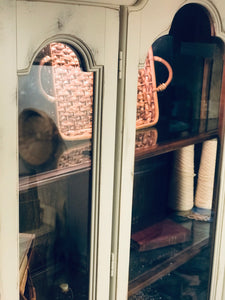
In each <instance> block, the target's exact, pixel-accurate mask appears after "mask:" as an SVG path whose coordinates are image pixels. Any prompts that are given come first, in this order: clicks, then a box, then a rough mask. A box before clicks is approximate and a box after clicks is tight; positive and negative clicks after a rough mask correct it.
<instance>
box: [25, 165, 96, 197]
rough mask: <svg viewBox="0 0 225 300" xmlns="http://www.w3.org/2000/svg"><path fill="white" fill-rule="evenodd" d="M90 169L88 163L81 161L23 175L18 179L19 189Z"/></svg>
mask: <svg viewBox="0 0 225 300" xmlns="http://www.w3.org/2000/svg"><path fill="white" fill-rule="evenodd" d="M90 169H91V162H90V163H83V164H80V165H76V166H74V167H69V168H63V169H55V170H52V171H48V172H45V173H40V174H36V175H32V176H24V177H21V178H20V180H19V191H20V192H22V191H26V190H27V189H29V188H33V187H36V186H40V185H44V184H48V183H51V182H55V181H57V180H59V179H63V178H65V177H67V176H71V175H75V174H79V173H83V172H88V171H90Z"/></svg>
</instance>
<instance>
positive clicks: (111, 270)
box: [110, 252, 115, 277]
mask: <svg viewBox="0 0 225 300" xmlns="http://www.w3.org/2000/svg"><path fill="white" fill-rule="evenodd" d="M114 273H115V254H114V253H113V252H112V253H111V265H110V276H111V277H113V276H114Z"/></svg>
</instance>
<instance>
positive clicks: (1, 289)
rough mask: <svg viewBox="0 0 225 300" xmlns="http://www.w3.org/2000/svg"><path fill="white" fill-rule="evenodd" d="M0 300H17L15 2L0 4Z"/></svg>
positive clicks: (4, 0) (6, 1)
mask: <svg viewBox="0 0 225 300" xmlns="http://www.w3.org/2000/svg"><path fill="white" fill-rule="evenodd" d="M0 20H1V26H0V37H1V43H0V57H1V64H0V65H1V74H2V76H1V99H0V170H1V171H0V191H1V197H0V245H1V247H0V299H1V300H6V299H7V300H16V299H19V290H18V272H17V270H19V268H18V255H19V254H18V232H19V230H18V202H17V189H18V188H17V183H18V168H17V88H16V86H17V76H16V1H15V0H2V1H1V4H0Z"/></svg>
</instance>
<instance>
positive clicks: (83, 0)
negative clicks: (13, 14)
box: [17, 0, 137, 7]
mask: <svg viewBox="0 0 225 300" xmlns="http://www.w3.org/2000/svg"><path fill="white" fill-rule="evenodd" d="M17 1H22V0H17ZM27 1H30V0H27ZM33 1H35V2H54V3H56V2H58V3H67V4H78V3H80V4H83V5H89V6H90V5H95V6H108V7H116V6H119V5H133V4H135V3H136V2H137V0H33Z"/></svg>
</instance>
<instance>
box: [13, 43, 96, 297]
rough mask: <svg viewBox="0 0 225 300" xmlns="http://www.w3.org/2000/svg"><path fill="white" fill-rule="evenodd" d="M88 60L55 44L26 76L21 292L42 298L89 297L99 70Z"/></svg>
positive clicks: (22, 87) (22, 91)
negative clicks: (89, 66) (95, 100)
mask: <svg viewBox="0 0 225 300" xmlns="http://www.w3.org/2000/svg"><path fill="white" fill-rule="evenodd" d="M82 59H83V58H82V57H81V56H80V55H79V53H77V52H76V51H75V50H74V49H73V48H72V47H71V46H69V45H67V44H64V43H51V44H49V45H47V46H46V47H45V48H43V49H42V50H41V51H40V53H38V55H37V56H36V58H35V60H34V62H33V65H32V68H31V70H30V72H29V74H28V75H24V76H19V163H20V165H19V174H20V197H19V213H20V215H19V221H20V224H19V226H20V293H21V294H24V295H25V296H27V295H28V294H29V293H32V291H33V289H32V287H34V288H35V291H36V297H37V299H39V300H45V299H87V298H88V285H89V260H90V212H91V182H92V168H91V161H92V156H91V153H92V140H91V137H92V123H93V87H94V86H93V82H94V74H93V72H87V71H86V70H85V65H84V64H83V63H82V62H83V60H82ZM27 270H28V271H27ZM63 297H68V298H63Z"/></svg>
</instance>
